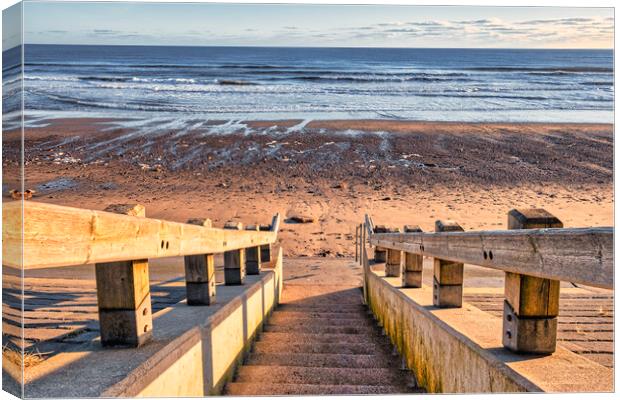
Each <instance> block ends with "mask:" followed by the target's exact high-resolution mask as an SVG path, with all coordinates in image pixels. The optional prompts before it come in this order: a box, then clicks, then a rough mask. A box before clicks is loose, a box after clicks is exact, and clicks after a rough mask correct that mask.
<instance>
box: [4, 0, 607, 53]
mask: <svg viewBox="0 0 620 400" xmlns="http://www.w3.org/2000/svg"><path fill="white" fill-rule="evenodd" d="M4 19H5V20H6V18H4ZM613 29H614V21H613V9H612V8H564V7H467V6H450V7H447V6H446V7H440V6H396V5H394V6H387V5H375V6H370V5H365V6H364V5H362V6H353V5H348V6H342V5H304V4H270V5H257V4H253V5H249V4H206V3H202V4H200V3H194V4H191V3H172V4H165V3H150V4H149V3H76V2H71V3H62V2H51V1H46V2H35V1H30V2H26V3H24V38H25V42H26V43H41V44H120V45H190V46H197V45H200V46H203V45H204V46H212V45H217V46H318V47H323V46H325V47H482V48H488V47H495V48H613ZM9 45H10V44H9V43H4V41H3V48H5V49H6V48H7V46H9Z"/></svg>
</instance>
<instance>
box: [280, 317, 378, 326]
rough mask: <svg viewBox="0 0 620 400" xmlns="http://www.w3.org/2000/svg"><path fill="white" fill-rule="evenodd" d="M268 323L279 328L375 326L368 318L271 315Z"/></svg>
mask: <svg viewBox="0 0 620 400" xmlns="http://www.w3.org/2000/svg"><path fill="white" fill-rule="evenodd" d="M269 323H270V324H271V325H279V326H293V325H294V326H298V325H304V326H312V325H318V326H353V327H356V326H376V325H375V321H373V320H371V319H369V318H319V317H311V316H310V315H306V316H298V317H291V316H289V315H282V314H274V315H272V316H271V317H270V318H269Z"/></svg>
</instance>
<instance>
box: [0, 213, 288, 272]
mask: <svg viewBox="0 0 620 400" xmlns="http://www.w3.org/2000/svg"><path fill="white" fill-rule="evenodd" d="M21 205H22V202H19V201H15V202H5V203H3V206H2V210H3V221H2V222H3V229H2V240H3V243H4V245H3V251H2V256H3V260H4V264H5V265H8V266H11V267H15V268H22V267H23V268H25V269H34V268H48V267H60V266H70V265H83V264H91V263H101V262H113V261H124V260H137V259H148V258H159V257H173V256H185V255H192V254H213V253H222V252H225V251H229V250H235V249H242V248H246V247H250V246H258V245H266V244H271V243H274V242H275V241H276V238H277V232H278V231H277V229H278V228H279V221H280V217H279V215H276V216H275V217H274V220H273V221H272V224H273V225H272V230H271V231H268V232H264V231H256V232H254V231H233V230H224V229H217V228H207V227H203V226H198V225H190V224H183V223H178V222H169V221H162V220H158V219H152V218H144V217H135V216H128V215H119V214H114V213H110V212H105V211H94V210H85V209H80V208H73V207H64V206H58V205H53V204H44V203H37V202H32V201H28V202H24V203H23V206H24V220H23V222H24V224H23V227H24V232H23V233H24V235H23V254H24V255H25V257H24V259H23V263H22V259H21V255H22V251H21V246H22V224H21V222H22V219H21ZM22 264H23V265H22Z"/></svg>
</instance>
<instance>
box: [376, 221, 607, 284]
mask: <svg viewBox="0 0 620 400" xmlns="http://www.w3.org/2000/svg"><path fill="white" fill-rule="evenodd" d="M369 238H370V244H372V245H374V246H381V247H382V248H386V249H394V250H401V251H405V252H408V253H414V254H421V255H424V256H430V257H436V258H441V259H445V260H451V261H453V262H461V263H466V264H473V265H479V266H482V267H487V268H493V269H498V270H502V271H507V272H514V273H519V274H524V275H531V276H536V277H540V278H547V279H555V280H561V281H568V282H575V283H581V284H584V285H590V286H596V287H601V288H608V289H611V288H613V276H614V265H613V228H611V227H602V228H562V229H524V230H507V231H478V232H442V233H372V234H370V236H369Z"/></svg>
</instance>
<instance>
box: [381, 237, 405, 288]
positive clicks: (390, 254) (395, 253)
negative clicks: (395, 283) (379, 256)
mask: <svg viewBox="0 0 620 400" xmlns="http://www.w3.org/2000/svg"><path fill="white" fill-rule="evenodd" d="M388 231H389V232H393V233H397V232H399V231H400V230H399V229H398V228H396V229H388ZM402 255H403V252H402V251H400V250H394V249H387V257H386V258H387V259H386V261H385V276H388V277H400V274H401V269H402V258H403V257H402Z"/></svg>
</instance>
